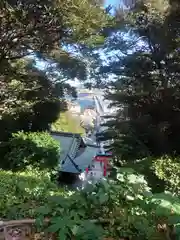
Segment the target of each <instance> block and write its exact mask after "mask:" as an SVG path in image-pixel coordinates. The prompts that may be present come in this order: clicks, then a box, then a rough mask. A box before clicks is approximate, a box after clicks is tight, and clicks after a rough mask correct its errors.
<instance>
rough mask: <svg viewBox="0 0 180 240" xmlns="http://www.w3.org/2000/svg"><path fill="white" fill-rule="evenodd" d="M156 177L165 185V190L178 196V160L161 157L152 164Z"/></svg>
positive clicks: (179, 191) (179, 187) (179, 175)
mask: <svg viewBox="0 0 180 240" xmlns="http://www.w3.org/2000/svg"><path fill="white" fill-rule="evenodd" d="M153 167H154V170H155V173H156V175H157V176H158V177H159V178H160V179H163V180H164V181H165V183H166V188H167V190H169V191H171V192H173V193H175V194H177V195H179V194H180V174H179V173H180V160H179V158H170V157H168V156H165V157H162V158H160V159H158V160H156V161H154V164H153Z"/></svg>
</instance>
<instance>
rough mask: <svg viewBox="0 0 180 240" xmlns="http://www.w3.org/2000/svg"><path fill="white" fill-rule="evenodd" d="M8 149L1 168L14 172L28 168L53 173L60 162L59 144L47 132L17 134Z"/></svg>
mask: <svg viewBox="0 0 180 240" xmlns="http://www.w3.org/2000/svg"><path fill="white" fill-rule="evenodd" d="M8 149H9V151H8V152H7V154H6V155H5V158H4V161H1V168H6V169H10V170H12V171H19V170H22V169H26V168H27V167H28V166H33V167H34V168H39V169H49V171H51V170H52V169H54V168H56V167H57V165H58V162H59V157H60V147H59V142H57V141H56V140H54V139H53V138H52V137H51V136H50V134H49V133H47V132H34V133H33V132H32V133H24V132H18V133H15V134H13V135H12V138H11V139H10V140H9V143H8Z"/></svg>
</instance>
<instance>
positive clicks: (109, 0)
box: [36, 0, 122, 87]
mask: <svg viewBox="0 0 180 240" xmlns="http://www.w3.org/2000/svg"><path fill="white" fill-rule="evenodd" d="M121 2H122V0H105V4H104V6H105V7H107V6H109V5H111V6H116V5H118V4H120V3H121ZM36 66H37V67H38V68H40V69H41V70H43V69H45V68H46V67H47V64H46V63H45V62H44V61H38V62H37V63H36ZM68 83H69V84H71V85H72V86H74V87H77V86H78V85H79V84H80V82H79V80H78V79H73V80H72V81H71V80H69V81H68Z"/></svg>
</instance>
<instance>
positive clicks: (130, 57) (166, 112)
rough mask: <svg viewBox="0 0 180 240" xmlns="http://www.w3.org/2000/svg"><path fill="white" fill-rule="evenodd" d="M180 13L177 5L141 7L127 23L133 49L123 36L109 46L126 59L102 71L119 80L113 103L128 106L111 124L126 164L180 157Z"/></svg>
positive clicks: (158, 3)
mask: <svg viewBox="0 0 180 240" xmlns="http://www.w3.org/2000/svg"><path fill="white" fill-rule="evenodd" d="M179 10H180V5H179V4H178V2H177V1H172V2H170V3H168V1H161V0H159V1H151V0H149V1H141V2H138V4H136V6H135V8H134V9H133V10H132V11H131V12H130V13H129V14H127V18H126V22H125V24H126V26H125V27H126V29H127V30H128V31H129V30H130V32H128V38H129V39H128V40H125V41H126V46H127V47H128V46H129V47H128V48H127V49H125V45H122V38H121V35H120V34H119V33H118V34H117V33H116V34H114V35H112V36H113V38H114V41H113V40H112V41H110V42H109V48H107V51H112V50H116V51H117V50H119V53H120V54H119V53H117V54H116V58H115V57H114V59H113V58H112V57H111V59H110V61H109V63H108V64H107V65H106V66H102V67H101V72H102V73H103V74H104V73H107V74H114V75H115V82H114V83H113V84H112V85H111V91H112V90H113V91H114V93H113V94H109V99H110V100H112V101H113V104H114V105H115V106H117V107H118V108H119V109H120V106H124V110H123V111H122V109H121V110H119V112H118V113H117V115H116V117H115V118H114V121H111V122H109V127H110V131H111V134H110V136H111V135H112V131H113V138H114V143H113V145H112V146H111V148H112V149H113V150H114V152H115V153H116V155H118V156H120V158H121V159H122V160H129V159H132V160H135V159H137V158H140V159H141V158H143V157H147V156H161V155H162V154H178V153H179V149H180V145H179V141H178V139H179V134H180V124H179V119H180V112H179V109H180V101H179V99H180V94H179V90H180V89H179V74H180V69H179V60H180V59H179V50H178V49H179V46H180V43H179V36H180V32H179V30H180V22H179V19H180V14H179ZM126 39H127V36H126ZM113 45H114V48H113Z"/></svg>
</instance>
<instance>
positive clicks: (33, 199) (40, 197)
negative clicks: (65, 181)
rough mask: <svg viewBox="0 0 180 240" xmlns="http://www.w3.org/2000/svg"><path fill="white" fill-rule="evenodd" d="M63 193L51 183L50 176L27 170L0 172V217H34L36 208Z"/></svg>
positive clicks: (45, 173) (46, 173)
mask: <svg viewBox="0 0 180 240" xmlns="http://www.w3.org/2000/svg"><path fill="white" fill-rule="evenodd" d="M62 194H64V191H63V190H62V189H59V188H58V187H57V186H56V184H55V183H53V182H51V180H50V174H49V173H48V172H45V171H41V172H40V171H38V170H33V169H31V168H29V169H28V170H26V171H25V172H16V173H13V172H11V171H3V170H1V171H0V216H1V218H6V219H17V218H23V217H25V218H27V217H35V210H36V208H37V207H38V206H40V205H42V204H45V203H46V202H47V201H48V199H49V197H50V196H53V195H62Z"/></svg>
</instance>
